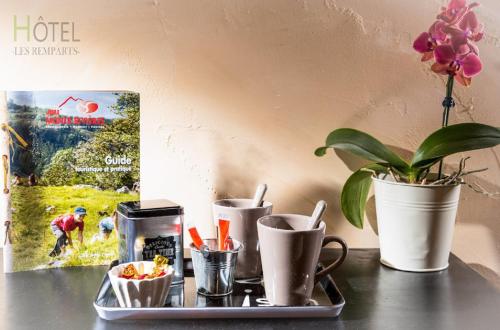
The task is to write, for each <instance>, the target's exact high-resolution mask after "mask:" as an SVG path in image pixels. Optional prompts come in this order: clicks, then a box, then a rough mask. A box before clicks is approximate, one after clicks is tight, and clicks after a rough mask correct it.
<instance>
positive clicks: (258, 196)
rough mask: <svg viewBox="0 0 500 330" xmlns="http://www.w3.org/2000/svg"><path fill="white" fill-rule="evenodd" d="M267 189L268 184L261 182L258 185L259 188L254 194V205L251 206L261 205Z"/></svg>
mask: <svg viewBox="0 0 500 330" xmlns="http://www.w3.org/2000/svg"><path fill="white" fill-rule="evenodd" d="M266 191H267V184H265V183H261V184H259V185H258V186H257V190H256V191H255V195H254V196H253V200H252V205H250V207H259V206H260V204H261V203H262V200H263V199H264V195H265V194H266Z"/></svg>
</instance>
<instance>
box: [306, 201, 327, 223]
mask: <svg viewBox="0 0 500 330" xmlns="http://www.w3.org/2000/svg"><path fill="white" fill-rule="evenodd" d="M325 210H326V202H325V201H323V200H321V201H319V202H317V203H316V207H315V208H314V212H313V214H312V216H311V221H310V226H309V229H310V230H311V229H314V228H316V227H318V226H319V223H320V222H321V216H322V215H323V213H324V212H325Z"/></svg>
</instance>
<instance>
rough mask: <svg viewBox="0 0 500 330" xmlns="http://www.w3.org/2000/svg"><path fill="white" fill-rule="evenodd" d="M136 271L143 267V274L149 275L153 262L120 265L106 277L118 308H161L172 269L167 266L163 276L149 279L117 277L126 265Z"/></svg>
mask: <svg viewBox="0 0 500 330" xmlns="http://www.w3.org/2000/svg"><path fill="white" fill-rule="evenodd" d="M130 264H133V265H134V266H135V268H136V269H140V267H141V265H140V264H143V265H144V273H151V272H152V270H153V268H154V266H155V264H154V262H153V261H136V262H129V263H125V264H120V265H118V266H115V267H113V268H111V270H110V271H108V276H109V279H110V281H111V285H112V286H113V290H114V291H115V295H116V298H117V299H118V303H119V304H120V307H163V305H164V304H165V300H166V299H167V296H168V291H169V290H170V285H171V284H172V279H173V277H174V268H173V267H172V266H168V267H167V269H166V271H165V273H166V274H165V275H163V276H160V277H155V278H151V279H146V278H145V279H143V280H132V279H126V278H121V277H118V275H119V274H120V273H121V272H122V270H123V269H124V268H125V267H127V265H130Z"/></svg>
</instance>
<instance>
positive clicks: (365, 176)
mask: <svg viewBox="0 0 500 330" xmlns="http://www.w3.org/2000/svg"><path fill="white" fill-rule="evenodd" d="M477 5H478V4H477V3H472V4H469V5H467V3H466V1H465V0H451V1H450V3H449V4H448V6H447V7H443V8H441V13H440V14H439V15H437V20H436V21H435V22H434V23H433V24H432V25H431V27H430V28H429V30H428V31H427V32H423V33H421V34H420V35H419V36H418V37H417V39H416V40H415V42H414V44H413V47H414V49H415V50H417V51H418V52H420V53H422V61H428V60H430V59H434V61H435V63H434V64H433V65H432V66H431V69H432V70H433V71H434V72H436V73H439V74H444V75H447V76H448V81H447V84H446V97H445V99H444V101H443V106H444V112H443V123H442V128H441V129H439V130H437V131H435V132H433V133H432V134H430V135H429V136H428V137H427V138H426V139H425V140H424V141H423V142H422V144H421V145H420V146H419V147H418V149H417V150H416V151H415V153H414V155H413V157H412V159H411V160H405V159H403V158H402V157H400V156H399V155H397V154H396V153H394V152H393V151H392V150H390V149H389V148H388V147H387V146H385V145H384V144H382V143H381V142H380V141H378V140H377V139H375V138H374V137H372V136H370V135H369V134H366V133H364V132H361V131H358V130H355V129H351V128H340V129H336V130H334V131H333V132H331V133H330V134H329V135H328V136H327V138H326V143H325V146H322V147H319V148H317V149H316V151H315V154H316V156H323V155H325V153H326V151H327V149H328V148H334V149H340V150H344V151H347V152H350V153H352V154H353V155H356V156H359V157H362V158H365V159H367V160H369V161H371V163H370V164H368V165H366V166H364V167H362V168H360V169H359V170H357V171H356V172H354V173H353V174H352V175H351V176H350V177H349V179H347V181H346V183H345V185H344V187H343V189H342V194H341V207H342V212H343V213H344V215H345V217H346V218H347V220H348V221H349V222H350V223H351V224H353V225H354V226H356V227H358V228H362V227H363V220H364V210H365V205H366V200H367V197H368V192H369V190H370V186H371V183H372V178H373V177H379V176H381V177H382V178H385V177H387V176H390V177H392V179H393V180H394V181H397V182H402V183H409V184H427V185H438V184H453V185H454V184H462V183H465V182H464V180H463V179H462V178H463V176H465V175H467V174H470V173H474V172H478V171H482V170H485V169H480V170H475V171H465V161H466V160H467V159H468V157H466V158H463V159H462V160H461V161H460V165H459V168H458V170H456V171H455V172H453V173H451V174H450V175H448V176H444V177H441V164H442V160H443V158H444V157H446V156H449V155H452V154H455V153H459V152H465V151H469V150H477V149H483V148H488V147H494V146H496V145H499V144H500V128H497V127H492V126H488V125H483V124H479V123H462V124H456V125H450V126H448V113H449V110H450V108H451V107H453V106H454V102H453V98H452V92H453V82H454V80H456V81H457V82H459V83H460V84H462V85H464V86H469V85H470V83H471V78H472V77H473V76H475V75H477V74H478V73H479V72H480V71H481V69H482V64H481V60H480V59H479V52H478V49H477V46H476V45H475V42H477V41H479V40H481V38H482V36H483V31H484V28H483V25H482V24H480V23H479V22H478V20H477V18H476V15H475V14H474V12H473V11H472V9H473V8H475V7H477ZM438 163H439V164H440V168H439V173H438V176H437V178H436V177H435V176H432V175H431V168H432V167H433V166H434V165H436V164H438ZM469 186H470V187H472V188H473V189H474V186H472V185H469ZM475 190H477V189H475ZM481 192H483V191H481Z"/></svg>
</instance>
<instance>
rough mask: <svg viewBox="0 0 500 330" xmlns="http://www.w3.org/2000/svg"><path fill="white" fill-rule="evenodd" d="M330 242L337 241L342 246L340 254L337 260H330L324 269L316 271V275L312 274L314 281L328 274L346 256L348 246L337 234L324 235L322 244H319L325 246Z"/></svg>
mask: <svg viewBox="0 0 500 330" xmlns="http://www.w3.org/2000/svg"><path fill="white" fill-rule="evenodd" d="M331 242H335V243H338V244H340V246H342V255H341V256H340V257H339V258H338V259H337V260H335V261H334V262H332V263H331V264H330V265H328V266H327V267H325V269H323V270H321V271H319V272H317V273H316V275H315V276H314V283H317V282H318V281H319V280H321V279H322V278H323V277H325V276H326V275H328V274H330V273H331V272H332V271H333V270H334V269H335V268H337V267H338V266H340V265H341V264H342V263H343V262H344V260H345V258H346V257H347V252H348V251H349V248H348V247H347V244H346V242H345V241H344V240H343V239H342V238H340V237H338V236H333V235H328V236H325V238H324V239H323V244H321V247H325V246H326V245H328V244H329V243H331Z"/></svg>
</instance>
